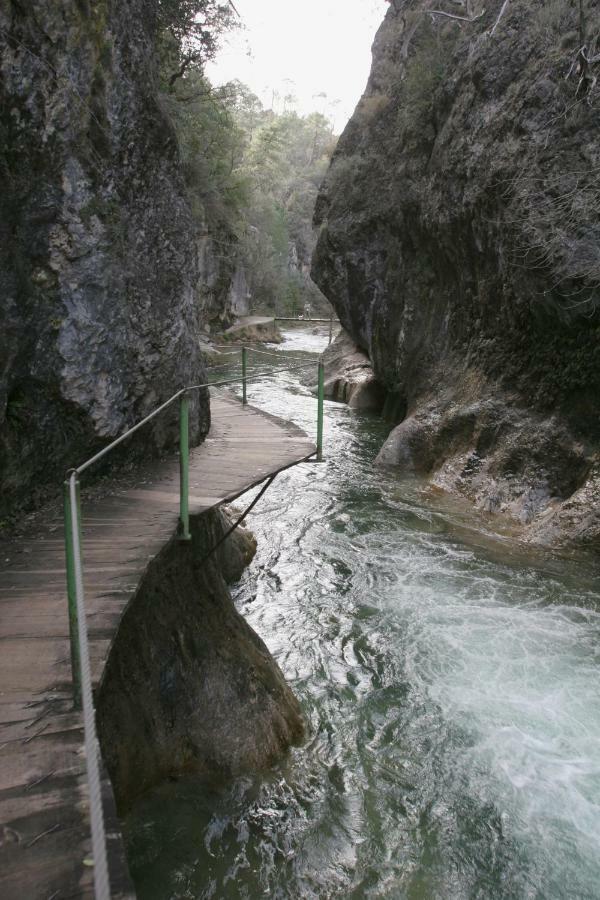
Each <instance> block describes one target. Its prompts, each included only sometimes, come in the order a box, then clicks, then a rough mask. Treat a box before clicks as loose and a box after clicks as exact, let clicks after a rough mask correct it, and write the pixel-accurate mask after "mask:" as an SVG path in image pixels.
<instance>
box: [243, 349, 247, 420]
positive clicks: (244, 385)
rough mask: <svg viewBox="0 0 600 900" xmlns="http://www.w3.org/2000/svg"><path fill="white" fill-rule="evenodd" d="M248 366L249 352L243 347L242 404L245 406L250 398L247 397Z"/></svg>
mask: <svg viewBox="0 0 600 900" xmlns="http://www.w3.org/2000/svg"><path fill="white" fill-rule="evenodd" d="M247 366H248V351H247V350H246V348H245V347H242V403H243V404H244V406H245V405H246V404H247V402H248V397H247V395H246V370H247Z"/></svg>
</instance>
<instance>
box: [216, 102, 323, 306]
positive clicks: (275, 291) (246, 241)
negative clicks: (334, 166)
mask: <svg viewBox="0 0 600 900" xmlns="http://www.w3.org/2000/svg"><path fill="white" fill-rule="evenodd" d="M231 88H232V92H233V96H234V97H235V99H234V102H233V104H232V111H233V115H234V118H235V120H236V122H237V124H238V126H239V127H240V128H241V129H242V130H243V132H244V135H245V150H244V157H243V160H242V165H241V172H242V173H243V174H244V176H245V179H246V184H247V185H248V186H249V189H250V195H249V202H248V203H247V205H246V207H245V210H244V212H245V216H246V223H247V224H246V230H245V234H244V236H243V238H242V244H243V252H244V254H245V255H246V258H247V260H248V261H249V263H250V264H249V266H248V268H249V273H250V283H251V284H250V286H251V291H252V294H253V296H254V303H255V307H256V309H258V310H262V311H265V310H274V311H276V312H280V311H281V312H283V311H285V312H288V313H289V312H290V310H292V309H293V310H294V313H295V314H297V313H298V312H300V310H301V309H302V306H303V304H304V303H305V302H307V301H311V302H312V303H313V304H316V305H317V307H319V305H320V307H321V308H322V309H324V308H325V305H324V304H325V301H324V298H323V297H322V295H321V294H320V292H319V291H318V289H317V288H316V286H315V285H314V284H313V283H312V282H311V281H310V279H309V278H308V275H307V274H306V272H307V270H308V268H309V265H310V257H311V255H312V250H313V247H314V234H313V228H312V215H313V209H314V204H315V200H316V197H317V193H318V190H319V186H320V184H321V181H322V179H323V177H324V174H325V171H326V169H327V166H328V164H329V160H330V157H331V154H332V152H333V149H334V146H335V139H334V137H333V132H332V127H331V123H330V122H329V120H328V119H326V118H325V116H323V115H321V114H320V113H311V114H310V115H308V116H299V115H297V113H295V112H293V111H287V112H284V113H282V114H279V115H277V114H275V113H274V112H273V111H272V110H264V109H262V107H261V105H260V103H259V102H258V100H257V98H256V97H254V96H253V95H252V94H250V92H248V90H247V88H244V87H243V86H242V85H239V84H235V85H233V86H231Z"/></svg>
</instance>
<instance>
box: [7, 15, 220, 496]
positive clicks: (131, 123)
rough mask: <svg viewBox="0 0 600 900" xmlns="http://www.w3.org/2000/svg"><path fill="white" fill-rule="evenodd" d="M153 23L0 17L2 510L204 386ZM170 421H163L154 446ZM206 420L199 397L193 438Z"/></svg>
mask: <svg viewBox="0 0 600 900" xmlns="http://www.w3.org/2000/svg"><path fill="white" fill-rule="evenodd" d="M153 9H154V6H153V4H149V3H145V2H143V0H124V2H122V3H117V2H114V0H94V2H88V0H81V2H77V3H73V2H70V0H25V2H16V0H2V2H1V3H0V75H1V78H0V109H1V110H2V113H1V117H0V179H1V182H2V190H0V481H1V483H0V497H1V498H2V499H1V500H0V508H1V509H0V512H5V511H6V510H7V509H9V508H11V507H13V508H14V505H15V501H16V500H19V501H20V503H21V504H23V503H25V504H26V503H28V502H31V501H33V500H35V495H36V490H37V489H38V488H39V487H40V486H43V485H44V484H46V483H47V482H49V481H54V482H56V483H59V481H60V478H61V475H62V472H63V471H64V469H65V468H66V466H68V465H74V464H77V463H78V462H79V461H81V460H82V459H83V458H85V456H86V454H88V453H89V452H90V451H92V450H93V449H95V448H96V447H97V446H98V445H100V444H104V443H106V442H107V440H108V439H110V438H112V437H114V436H115V435H117V434H118V433H120V432H121V431H123V430H124V429H125V428H126V427H127V426H129V425H131V424H132V423H133V422H134V421H136V420H138V419H140V418H141V417H143V416H144V415H145V414H146V413H148V412H149V411H150V410H152V409H153V408H155V407H156V406H157V405H158V404H159V403H160V402H161V401H163V400H165V399H166V398H167V397H168V396H170V395H171V394H173V393H174V392H175V391H176V390H177V389H178V388H179V387H181V386H182V385H183V384H186V383H187V384H189V383H194V382H195V383H198V381H202V380H204V368H203V363H202V359H201V356H200V352H199V348H198V340H197V334H198V328H199V324H200V322H199V317H200V316H201V311H202V304H201V303H199V302H198V279H199V278H200V277H202V275H203V272H204V269H203V268H202V266H204V268H206V267H207V266H208V263H207V262H206V260H205V259H204V257H202V254H201V253H200V252H199V246H198V240H197V235H196V233H195V229H194V226H193V222H192V217H191V213H190V208H189V203H188V199H187V197H186V193H185V189H184V185H183V181H182V178H181V174H180V164H179V159H178V149H177V141H176V137H175V133H174V131H173V127H172V125H171V122H170V120H169V118H168V116H167V115H166V113H165V112H164V109H163V104H162V102H161V98H160V96H159V94H158V86H157V71H156V53H155V52H154V41H155V37H156V35H155V29H156V22H155V21H154V19H153V12H152V10H153ZM173 424H174V423H173V420H172V419H169V417H164V418H163V417H159V419H157V420H156V423H155V424H154V426H151V427H149V428H148V430H147V431H145V432H144V435H143V441H142V443H143V446H144V448H145V449H148V448H150V447H154V448H160V447H162V446H164V445H165V444H166V443H168V442H169V440H170V439H171V436H172V434H173V433H174V431H173ZM208 424H209V410H208V399H207V398H197V397H195V398H193V408H192V414H191V427H192V438H193V440H194V441H196V440H198V439H200V438H201V436H202V435H203V434H204V433H205V432H206V431H207V429H208ZM140 446H141V445H140ZM57 480H58V482H57Z"/></svg>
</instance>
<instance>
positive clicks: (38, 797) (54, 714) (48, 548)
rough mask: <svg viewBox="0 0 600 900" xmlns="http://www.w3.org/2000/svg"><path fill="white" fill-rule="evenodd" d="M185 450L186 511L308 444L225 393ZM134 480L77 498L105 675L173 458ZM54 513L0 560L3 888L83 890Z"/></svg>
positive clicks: (118, 890)
mask: <svg viewBox="0 0 600 900" xmlns="http://www.w3.org/2000/svg"><path fill="white" fill-rule="evenodd" d="M211 412H212V425H211V430H210V433H209V436H208V438H207V440H206V441H205V443H204V444H203V445H202V446H201V447H199V448H197V449H196V450H194V451H193V452H192V454H191V459H190V512H191V513H192V514H194V513H199V512H201V511H202V510H205V509H208V508H210V507H213V506H216V505H218V504H221V503H223V502H226V501H228V500H233V499H235V498H236V497H238V496H239V495H240V494H242V493H243V492H244V491H245V490H247V489H248V488H250V487H252V486H253V485H255V484H258V483H259V482H260V481H262V480H264V479H265V478H266V477H267V476H268V475H272V474H273V473H275V472H279V471H282V470H283V469H286V468H288V467H289V466H291V465H294V464H296V463H298V462H301V461H303V460H306V459H307V458H309V457H310V456H312V455H313V454H314V453H315V449H316V448H315V446H314V445H313V444H312V442H311V441H310V440H309V439H308V438H307V436H306V435H305V434H304V432H302V431H300V430H299V429H297V428H296V427H295V426H293V425H291V424H289V423H285V422H282V421H281V420H278V419H275V418H273V417H271V416H267V415H266V414H264V413H261V412H259V411H258V410H255V409H252V408H251V407H247V406H246V407H243V406H242V405H241V404H240V402H239V401H238V400H237V399H235V398H233V397H231V396H229V395H227V394H219V395H216V396H213V398H212V401H211ZM140 471H141V473H142V474H141V481H138V482H137V484H136V486H135V487H128V486H121V487H119V488H117V489H116V490H115V491H114V492H111V493H110V494H109V495H107V496H104V497H101V498H99V499H95V500H94V501H93V502H89V503H86V502H85V495H84V502H83V516H82V518H83V561H84V582H85V591H86V606H87V614H88V630H89V640H90V656H91V664H92V677H93V683H94V686H96V685H97V684H98V682H99V680H100V678H101V676H102V672H103V670H104V666H105V663H106V659H107V656H108V653H109V650H110V646H111V643H112V641H113V639H114V637H115V634H116V632H117V629H118V626H119V622H120V620H121V616H122V614H123V611H124V610H125V607H126V606H127V603H128V602H129V600H130V598H131V597H132V596H133V594H134V592H135V590H136V588H137V585H138V584H139V582H140V579H141V577H142V575H143V573H144V571H145V569H146V567H147V565H148V562H149V560H150V559H152V557H153V556H155V555H156V554H157V553H158V552H159V551H160V550H161V549H162V547H163V546H164V545H165V543H166V542H167V541H168V540H169V539H170V538H171V537H172V535H173V534H174V531H175V529H176V527H177V519H178V504H179V464H178V459H177V458H173V459H171V460H169V461H167V462H161V463H153V464H151V465H147V466H144V468H143V470H140ZM61 513H62V511H61V510H58V509H57V510H56V513H55V514H54V515H52V516H50V517H49V518H48V521H47V522H46V523H45V525H44V527H43V529H42V530H41V532H39V533H37V534H36V536H35V537H34V538H32V539H29V540H27V539H23V540H20V541H18V542H14V543H7V544H4V545H3V546H2V547H1V548H0V549H1V550H2V560H1V561H0V898H2V900H13V898H15V900H38V898H40V900H51V898H52V900H64V898H70V897H92V896H93V868H92V866H91V865H90V857H91V838H90V830H89V820H88V804H87V781H86V773H85V759H84V756H83V746H82V742H83V724H82V718H81V714H80V713H78V712H73V711H72V708H71V689H70V657H69V640H68V619H67V601H66V593H65V576H64V544H63V535H62V515H61ZM103 793H104V797H105V811H106V816H107V820H108V821H107V834H108V835H109V841H108V856H109V867H110V869H111V886H112V891H113V896H114V897H125V896H131V885H130V882H129V877H128V874H127V867H126V864H125V860H124V856H123V847H122V842H121V837H120V831H119V826H118V821H117V819H116V815H115V813H114V807H113V803H112V792H111V789H110V783H109V782H108V778H107V777H106V775H105V774H104V781H103Z"/></svg>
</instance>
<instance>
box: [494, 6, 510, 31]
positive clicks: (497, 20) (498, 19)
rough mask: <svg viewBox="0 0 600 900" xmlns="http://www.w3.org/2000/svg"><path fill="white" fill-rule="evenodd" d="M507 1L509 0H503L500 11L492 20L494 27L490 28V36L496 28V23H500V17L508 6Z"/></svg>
mask: <svg viewBox="0 0 600 900" xmlns="http://www.w3.org/2000/svg"><path fill="white" fill-rule="evenodd" d="M508 2H509V0H504V3H503V4H502V8H501V10H500V12H499V13H498V18H497V19H496V21H495V22H494V27H493V28H492V30H491V31H490V37H493V35H494V32H495V30H496V28H497V27H498V25H499V24H500V19H501V18H502V16H503V15H504V13H505V12H506V7H507V6H508Z"/></svg>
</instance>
